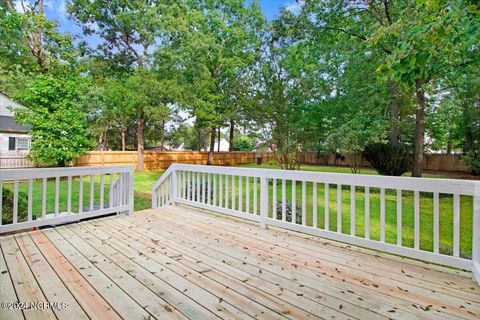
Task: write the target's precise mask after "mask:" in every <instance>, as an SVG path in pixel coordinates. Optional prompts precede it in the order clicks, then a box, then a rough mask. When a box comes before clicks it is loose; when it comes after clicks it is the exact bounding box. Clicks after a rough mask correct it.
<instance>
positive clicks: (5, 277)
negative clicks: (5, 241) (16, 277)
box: [0, 242, 23, 319]
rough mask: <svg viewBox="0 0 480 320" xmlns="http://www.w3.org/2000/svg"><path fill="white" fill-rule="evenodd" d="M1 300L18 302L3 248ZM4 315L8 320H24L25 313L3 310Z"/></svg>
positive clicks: (0, 250) (0, 265) (1, 254)
mask: <svg viewBox="0 0 480 320" xmlns="http://www.w3.org/2000/svg"><path fill="white" fill-rule="evenodd" d="M0 243H1V242H0ZM0 300H1V301H2V302H12V301H18V298H17V294H16V293H15V289H14V288H13V283H12V279H11V278H10V272H9V271H8V268H7V263H6V262H5V258H4V257H3V249H2V248H0ZM2 313H3V314H4V315H5V317H8V319H23V313H22V311H21V310H19V309H9V308H6V309H3V308H2Z"/></svg>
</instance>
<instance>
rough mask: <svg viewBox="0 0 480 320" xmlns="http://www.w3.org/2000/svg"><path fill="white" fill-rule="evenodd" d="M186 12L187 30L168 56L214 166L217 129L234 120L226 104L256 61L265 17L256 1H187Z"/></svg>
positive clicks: (178, 33)
mask: <svg viewBox="0 0 480 320" xmlns="http://www.w3.org/2000/svg"><path fill="white" fill-rule="evenodd" d="M186 10H187V13H186V20H185V23H186V24H187V25H188V26H189V27H188V28H187V29H186V31H183V29H182V32H177V33H176V34H175V37H174V38H173V40H172V41H171V42H172V45H171V46H170V50H171V52H172V53H171V56H173V57H174V61H175V63H173V65H175V66H176V71H177V72H178V73H179V74H181V76H182V78H181V80H182V84H183V85H184V86H185V87H186V88H187V89H186V90H185V91H184V92H185V96H188V101H187V102H185V103H184V105H185V107H186V109H187V110H188V111H189V112H190V114H191V115H192V116H193V117H195V119H196V120H195V123H196V126H200V127H203V128H207V129H208V130H209V135H210V144H209V155H208V162H207V163H208V164H212V163H213V153H214V148H215V137H216V135H217V129H218V128H219V127H222V126H223V125H224V123H225V122H226V121H227V120H229V119H233V118H232V115H233V114H232V112H231V107H230V105H229V102H231V101H232V99H234V97H238V96H239V93H238V92H234V88H233V83H234V81H235V79H237V78H241V77H242V76H243V73H244V72H245V70H246V69H247V68H248V66H250V65H251V64H253V63H254V61H255V57H256V54H257V53H256V50H257V47H258V39H257V37H256V35H257V32H258V30H259V29H260V28H261V26H262V24H263V19H264V18H263V15H262V14H261V11H260V6H259V4H258V3H257V2H256V1H254V2H252V3H251V4H250V5H248V6H247V5H246V4H245V2H244V1H242V0H229V1H223V2H208V1H205V2H203V1H200V2H191V3H188V5H187V8H186Z"/></svg>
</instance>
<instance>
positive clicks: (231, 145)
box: [228, 119, 235, 152]
mask: <svg viewBox="0 0 480 320" xmlns="http://www.w3.org/2000/svg"><path fill="white" fill-rule="evenodd" d="M234 131H235V121H234V120H233V119H230V136H229V141H228V142H229V143H230V145H229V146H228V151H230V152H232V151H233V135H234Z"/></svg>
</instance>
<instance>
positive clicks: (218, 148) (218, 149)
mask: <svg viewBox="0 0 480 320" xmlns="http://www.w3.org/2000/svg"><path fill="white" fill-rule="evenodd" d="M217 140H218V147H217V151H218V152H220V127H218V139H217Z"/></svg>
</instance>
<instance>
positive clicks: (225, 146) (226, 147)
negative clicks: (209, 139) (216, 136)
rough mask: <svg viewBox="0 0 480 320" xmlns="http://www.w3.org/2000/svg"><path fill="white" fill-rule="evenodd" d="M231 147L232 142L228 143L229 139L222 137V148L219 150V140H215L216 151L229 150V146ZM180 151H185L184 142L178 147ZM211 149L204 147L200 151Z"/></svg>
mask: <svg viewBox="0 0 480 320" xmlns="http://www.w3.org/2000/svg"><path fill="white" fill-rule="evenodd" d="M229 147H230V144H229V143H228V141H227V140H225V139H223V138H222V139H220V150H218V140H215V152H217V151H228V148H229ZM177 150H178V151H185V146H184V144H183V143H182V144H181V145H180V146H179V147H178V148H177ZM208 150H209V149H208V148H207V149H204V148H202V149H201V150H200V151H208Z"/></svg>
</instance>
